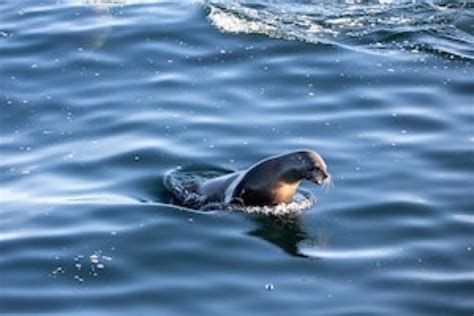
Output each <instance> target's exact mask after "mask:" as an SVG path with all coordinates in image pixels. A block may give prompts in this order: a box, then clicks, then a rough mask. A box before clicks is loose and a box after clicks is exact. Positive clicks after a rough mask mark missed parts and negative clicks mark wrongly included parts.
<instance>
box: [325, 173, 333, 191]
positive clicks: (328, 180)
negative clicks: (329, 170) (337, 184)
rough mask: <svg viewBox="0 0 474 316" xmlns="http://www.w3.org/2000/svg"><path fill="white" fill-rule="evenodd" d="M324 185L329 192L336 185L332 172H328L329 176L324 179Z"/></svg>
mask: <svg viewBox="0 0 474 316" xmlns="http://www.w3.org/2000/svg"><path fill="white" fill-rule="evenodd" d="M322 186H323V188H324V190H325V191H326V193H327V192H329V190H330V189H331V188H332V187H334V182H333V180H332V176H331V175H330V174H328V176H327V178H326V179H324V180H323V183H322Z"/></svg>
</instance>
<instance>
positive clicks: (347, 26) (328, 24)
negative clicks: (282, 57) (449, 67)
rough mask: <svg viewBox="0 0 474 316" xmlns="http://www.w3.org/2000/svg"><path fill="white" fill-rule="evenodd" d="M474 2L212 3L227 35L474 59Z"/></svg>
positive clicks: (212, 15) (211, 10) (214, 16)
mask: <svg viewBox="0 0 474 316" xmlns="http://www.w3.org/2000/svg"><path fill="white" fill-rule="evenodd" d="M473 9H474V3H473V2H467V1H457V2H456V1H433V0H431V1H429V0H409V1H408V0H391V1H390V0H378V1H375V0H374V1H370V0H364V1H362V0H351V1H349V0H346V1H320V0H319V1H314V0H313V1H296V2H295V1H287V0H279V1H267V2H263V1H210V3H209V14H208V18H209V20H210V22H211V23H212V24H213V25H214V26H215V27H216V28H218V29H219V30H221V31H222V32H228V33H246V34H262V35H266V36H269V37H273V38H281V39H285V40H297V41H302V42H307V43H312V44H317V43H326V44H334V45H339V46H343V47H347V48H350V49H355V50H366V51H370V52H379V53H380V52H385V53H386V52H389V51H390V49H393V48H397V49H402V50H408V51H410V52H413V53H419V52H420V51H433V50H434V51H438V52H442V53H450V54H455V55H457V56H459V57H465V58H474V49H473V47H474V36H473V34H472V31H473V30H472V28H471V29H469V28H468V27H463V25H466V24H469V22H466V21H464V22H462V23H457V21H458V20H460V19H461V17H462V18H463V19H468V20H470V21H471V25H472V22H473V20H474V18H473Z"/></svg>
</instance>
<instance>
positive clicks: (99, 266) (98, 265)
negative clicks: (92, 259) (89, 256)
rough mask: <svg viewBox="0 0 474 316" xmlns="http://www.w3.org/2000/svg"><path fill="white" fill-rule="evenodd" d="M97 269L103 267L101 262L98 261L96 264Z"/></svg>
mask: <svg viewBox="0 0 474 316" xmlns="http://www.w3.org/2000/svg"><path fill="white" fill-rule="evenodd" d="M96 267H97V269H103V268H104V264H103V263H98V264H97V265H96Z"/></svg>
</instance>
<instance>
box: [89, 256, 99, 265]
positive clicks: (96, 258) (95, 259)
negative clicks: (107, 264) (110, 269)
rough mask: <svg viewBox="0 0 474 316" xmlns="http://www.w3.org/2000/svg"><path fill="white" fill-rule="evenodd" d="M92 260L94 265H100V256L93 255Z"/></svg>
mask: <svg viewBox="0 0 474 316" xmlns="http://www.w3.org/2000/svg"><path fill="white" fill-rule="evenodd" d="M90 260H91V262H92V263H98V262H99V256H98V255H96V254H93V255H91V256H90Z"/></svg>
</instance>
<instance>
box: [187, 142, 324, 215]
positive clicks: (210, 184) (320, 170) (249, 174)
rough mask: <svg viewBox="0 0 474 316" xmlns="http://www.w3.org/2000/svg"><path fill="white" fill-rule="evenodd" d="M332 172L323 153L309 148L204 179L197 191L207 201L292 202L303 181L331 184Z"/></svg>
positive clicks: (251, 203) (251, 204) (259, 203)
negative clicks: (329, 170) (320, 153)
mask: <svg viewBox="0 0 474 316" xmlns="http://www.w3.org/2000/svg"><path fill="white" fill-rule="evenodd" d="M330 179H331V177H330V174H329V173H328V171H327V166H326V163H325V162H324V160H323V159H322V158H321V156H320V155H319V154H318V153H316V152H314V151H309V150H301V151H295V152H291V153H287V154H283V155H279V156H273V157H270V158H267V159H264V160H262V161H260V162H258V163H256V164H255V165H253V166H251V167H250V168H248V169H247V170H243V171H237V172H233V173H230V174H227V175H224V176H220V177H217V178H213V179H210V180H208V181H205V182H204V183H201V184H199V185H198V187H197V188H196V192H197V193H198V194H199V195H201V196H205V197H206V200H207V202H209V203H212V202H225V203H229V204H240V205H245V206H265V205H276V204H280V203H290V202H292V201H293V196H294V195H295V193H296V190H297V188H298V186H299V184H300V182H301V180H308V181H311V182H313V183H316V184H318V185H320V184H329V183H330Z"/></svg>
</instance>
